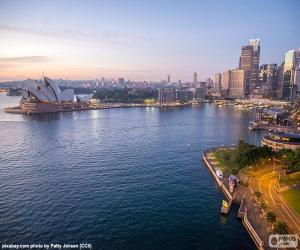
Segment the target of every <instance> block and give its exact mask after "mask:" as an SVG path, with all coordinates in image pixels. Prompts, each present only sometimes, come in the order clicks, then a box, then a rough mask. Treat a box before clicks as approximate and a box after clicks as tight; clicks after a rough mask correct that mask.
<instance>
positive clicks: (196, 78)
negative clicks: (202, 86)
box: [193, 72, 198, 84]
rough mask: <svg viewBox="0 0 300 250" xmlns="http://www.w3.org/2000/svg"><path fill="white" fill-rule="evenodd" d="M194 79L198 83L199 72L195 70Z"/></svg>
mask: <svg viewBox="0 0 300 250" xmlns="http://www.w3.org/2000/svg"><path fill="white" fill-rule="evenodd" d="M193 80H194V83H195V84H196V83H197V81H198V74H197V72H195V73H194V74H193Z"/></svg>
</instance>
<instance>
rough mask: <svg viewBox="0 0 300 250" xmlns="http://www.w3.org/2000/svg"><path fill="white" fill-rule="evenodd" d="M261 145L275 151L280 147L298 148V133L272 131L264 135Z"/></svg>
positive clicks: (299, 142)
mask: <svg viewBox="0 0 300 250" xmlns="http://www.w3.org/2000/svg"><path fill="white" fill-rule="evenodd" d="M261 145H262V146H267V147H270V148H272V149H273V150H275V151H277V150H280V149H291V150H295V149H297V148H300V134H294V133H288V132H274V133H271V134H269V135H266V136H264V137H263V139H262V141H261Z"/></svg>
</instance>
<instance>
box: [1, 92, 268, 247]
mask: <svg viewBox="0 0 300 250" xmlns="http://www.w3.org/2000/svg"><path fill="white" fill-rule="evenodd" d="M17 102H18V97H7V96H5V95H4V94H2V93H1V94H0V108H1V111H0V128H1V129H0V138H1V142H0V243H2V244H3V243H18V244H30V243H42V244H43V243H49V244H50V243H70V244H79V243H90V244H92V245H93V249H255V246H254V244H253V242H252V240H251V239H250V237H249V235H248V234H247V232H246V230H245V229H244V228H243V226H242V224H241V222H240V221H238V220H237V218H236V215H237V208H235V207H234V208H233V209H232V211H231V212H230V215H229V216H227V217H222V216H221V215H220V214H219V212H220V205H221V201H222V198H223V194H222V193H221V192H220V190H219V189H218V188H217V186H216V185H215V184H214V182H213V179H212V177H211V176H210V174H209V173H208V171H207V169H206V168H205V167H204V163H203V162H202V158H201V157H202V153H203V151H204V150H205V149H207V148H209V147H212V146H217V145H222V144H225V145H229V144H233V143H236V142H237V141H238V140H239V139H241V138H243V139H245V140H246V141H248V142H250V143H254V144H259V143H260V140H261V137H262V136H263V132H259V131H257V132H256V131H255V132H253V131H248V123H249V121H250V120H252V119H253V118H254V114H253V112H252V111H237V110H233V109H232V108H228V107H222V108H216V107H214V106H212V105H211V104H203V105H201V106H199V107H186V108H176V109H167V110H159V109H157V108H128V109H112V110H93V111H83V112H73V113H72V112H70V113H61V114H47V115H38V116H25V115H15V114H6V113H3V107H4V106H11V104H14V103H17Z"/></svg>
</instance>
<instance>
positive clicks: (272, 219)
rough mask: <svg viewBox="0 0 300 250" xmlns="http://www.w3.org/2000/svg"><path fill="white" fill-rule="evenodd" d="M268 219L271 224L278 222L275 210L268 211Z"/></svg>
mask: <svg viewBox="0 0 300 250" xmlns="http://www.w3.org/2000/svg"><path fill="white" fill-rule="evenodd" d="M267 221H268V222H269V223H271V224H273V223H275V222H276V214H275V213H274V212H273V211H269V212H268V213H267Z"/></svg>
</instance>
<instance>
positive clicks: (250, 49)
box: [239, 39, 260, 94]
mask: <svg viewBox="0 0 300 250" xmlns="http://www.w3.org/2000/svg"><path fill="white" fill-rule="evenodd" d="M259 58H260V40H259V39H250V42H249V44H248V45H246V46H242V52H241V57H240V65H239V67H240V68H241V69H243V70H245V92H246V94H251V93H252V92H253V90H254V89H255V87H256V86H257V84H258V75H259Z"/></svg>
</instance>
